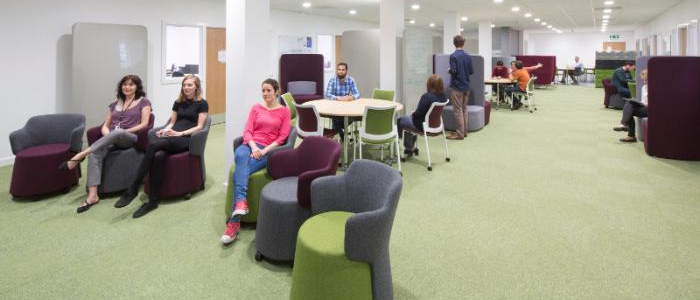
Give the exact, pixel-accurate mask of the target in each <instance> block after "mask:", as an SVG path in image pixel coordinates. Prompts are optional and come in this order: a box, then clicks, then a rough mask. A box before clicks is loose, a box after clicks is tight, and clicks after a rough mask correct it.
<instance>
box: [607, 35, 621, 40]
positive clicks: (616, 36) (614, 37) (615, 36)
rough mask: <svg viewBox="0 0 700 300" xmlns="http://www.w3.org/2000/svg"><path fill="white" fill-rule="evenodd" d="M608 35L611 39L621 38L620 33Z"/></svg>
mask: <svg viewBox="0 0 700 300" xmlns="http://www.w3.org/2000/svg"><path fill="white" fill-rule="evenodd" d="M608 37H609V38H610V40H611V41H617V40H619V39H620V35H619V34H611V35H609V36H608Z"/></svg>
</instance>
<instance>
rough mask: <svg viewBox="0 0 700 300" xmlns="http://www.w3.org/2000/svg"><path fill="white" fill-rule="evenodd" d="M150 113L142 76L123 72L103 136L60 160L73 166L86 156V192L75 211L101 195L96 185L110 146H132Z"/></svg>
mask: <svg viewBox="0 0 700 300" xmlns="http://www.w3.org/2000/svg"><path fill="white" fill-rule="evenodd" d="M150 116H151V102H150V101H148V98H146V92H144V90H143V83H142V82H141V78H139V77H138V76H136V75H126V76H124V77H123V78H122V79H121V80H120V81H119V83H118V84H117V99H116V100H115V101H114V102H112V104H110V105H109V110H108V112H107V116H106V117H105V121H104V122H103V123H102V129H101V131H102V137H101V138H99V139H98V140H97V141H95V142H94V143H93V144H92V145H90V147H88V148H87V149H85V150H83V151H81V152H80V153H78V154H76V155H75V156H73V157H72V158H71V159H70V160H69V161H67V162H64V163H63V164H61V166H60V168H62V169H70V170H72V169H74V168H75V167H76V166H78V164H79V163H80V162H82V161H83V160H84V159H85V157H87V158H88V168H87V174H88V177H87V187H88V188H87V189H88V196H87V199H86V200H85V201H84V202H83V204H82V205H80V207H78V209H77V212H78V213H82V212H85V211H87V210H88V209H90V206H93V205H95V204H97V202H99V201H100V197H99V196H98V195H97V187H98V186H99V185H100V183H101V181H102V162H103V161H104V158H105V156H107V154H108V153H109V151H110V150H112V149H114V148H115V147H118V148H120V149H125V148H131V147H132V146H134V143H136V140H137V136H136V134H134V133H135V132H137V131H139V130H141V129H142V128H146V127H148V121H149V119H150Z"/></svg>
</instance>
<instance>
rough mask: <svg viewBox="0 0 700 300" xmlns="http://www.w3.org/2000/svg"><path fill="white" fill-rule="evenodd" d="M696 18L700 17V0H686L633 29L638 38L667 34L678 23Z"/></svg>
mask: <svg viewBox="0 0 700 300" xmlns="http://www.w3.org/2000/svg"><path fill="white" fill-rule="evenodd" d="M697 19H700V0H686V1H684V2H681V3H679V4H677V5H676V6H674V7H672V8H669V9H668V10H666V11H665V12H663V13H662V14H660V15H659V16H657V17H656V18H654V19H652V20H651V21H649V22H647V23H646V24H645V25H644V26H640V27H638V28H637V29H636V30H635V31H634V35H635V38H637V39H640V40H641V39H642V38H645V37H651V36H652V35H655V34H661V35H663V36H669V35H671V30H673V29H675V28H676V26H678V24H683V23H689V22H690V21H691V20H697Z"/></svg>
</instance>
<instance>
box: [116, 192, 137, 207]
mask: <svg viewBox="0 0 700 300" xmlns="http://www.w3.org/2000/svg"><path fill="white" fill-rule="evenodd" d="M136 195H138V192H132V191H131V190H127V191H126V192H124V194H122V196H121V197H119V200H118V201H117V202H115V203H114V207H116V208H122V207H124V206H127V205H129V203H131V201H133V200H134V198H136Z"/></svg>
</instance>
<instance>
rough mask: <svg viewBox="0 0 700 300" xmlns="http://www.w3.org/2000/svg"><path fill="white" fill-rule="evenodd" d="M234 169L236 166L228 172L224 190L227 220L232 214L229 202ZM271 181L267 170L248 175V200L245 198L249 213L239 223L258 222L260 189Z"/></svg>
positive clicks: (231, 193) (231, 197) (231, 199)
mask: <svg viewBox="0 0 700 300" xmlns="http://www.w3.org/2000/svg"><path fill="white" fill-rule="evenodd" d="M235 168H236V165H233V166H231V169H230V170H229V171H228V188H227V189H226V201H225V203H224V204H225V205H226V207H225V211H226V217H227V218H228V217H231V213H232V212H233V211H232V209H231V202H232V201H233V171H234V170H235ZM272 180H273V179H272V177H270V175H269V174H267V168H263V169H262V170H258V171H255V172H254V173H253V174H250V179H249V181H248V198H246V200H248V209H249V212H248V214H247V215H245V216H243V217H241V222H243V223H255V222H256V221H257V220H258V210H259V208H260V196H261V193H262V189H263V187H265V185H266V184H268V183H270V182H272Z"/></svg>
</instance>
